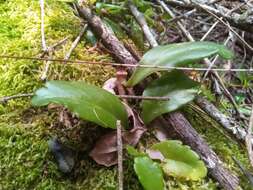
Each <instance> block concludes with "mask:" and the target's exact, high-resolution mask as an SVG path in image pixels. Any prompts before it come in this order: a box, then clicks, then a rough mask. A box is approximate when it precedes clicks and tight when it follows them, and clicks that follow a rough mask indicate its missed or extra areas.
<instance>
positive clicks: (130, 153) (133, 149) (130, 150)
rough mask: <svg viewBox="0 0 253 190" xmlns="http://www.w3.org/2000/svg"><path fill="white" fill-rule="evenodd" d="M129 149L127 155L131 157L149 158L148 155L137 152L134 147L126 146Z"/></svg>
mask: <svg viewBox="0 0 253 190" xmlns="http://www.w3.org/2000/svg"><path fill="white" fill-rule="evenodd" d="M126 149H127V153H128V154H129V155H131V156H134V157H137V156H147V154H145V153H143V152H139V151H138V150H136V149H135V148H134V147H132V146H130V145H127V146H126Z"/></svg>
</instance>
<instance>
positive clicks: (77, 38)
mask: <svg viewBox="0 0 253 190" xmlns="http://www.w3.org/2000/svg"><path fill="white" fill-rule="evenodd" d="M86 29H87V24H85V25H84V26H83V27H82V28H81V31H80V33H79V34H78V36H77V37H76V39H75V41H74V42H73V43H72V45H71V47H70V49H69V51H68V53H67V54H66V56H65V58H64V59H65V60H68V59H69V58H70V56H71V54H72V52H73V51H74V49H75V48H76V46H77V45H78V43H79V42H80V40H81V38H82V36H83V35H84V33H85V31H86Z"/></svg>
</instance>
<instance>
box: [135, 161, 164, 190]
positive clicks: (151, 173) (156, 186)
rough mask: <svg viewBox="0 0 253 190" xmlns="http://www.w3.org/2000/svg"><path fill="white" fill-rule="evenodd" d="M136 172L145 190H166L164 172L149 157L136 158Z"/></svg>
mask: <svg viewBox="0 0 253 190" xmlns="http://www.w3.org/2000/svg"><path fill="white" fill-rule="evenodd" d="M134 170H135V173H136V174H137V176H138V178H139V181H140V182H141V184H142V186H143V187H144V189H145V190H164V189H165V187H164V181H163V172H162V169H161V168H160V166H159V165H158V164H157V163H155V162H154V161H153V160H151V159H150V158H149V157H147V156H144V157H136V158H135V159H134Z"/></svg>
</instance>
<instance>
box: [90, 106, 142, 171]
mask: <svg viewBox="0 0 253 190" xmlns="http://www.w3.org/2000/svg"><path fill="white" fill-rule="evenodd" d="M125 106H126V109H127V112H128V117H129V119H130V120H131V121H132V123H133V128H132V129H131V130H130V131H123V132H122V139H123V143H124V145H126V144H128V145H132V146H135V145H136V144H137V143H138V142H139V140H140V138H141V137H142V135H143V133H144V132H145V131H146V127H145V126H144V124H143V122H142V120H141V119H140V117H139V115H138V114H137V113H136V112H134V111H133V110H132V109H131V108H130V107H129V106H127V105H125ZM90 156H91V157H92V158H93V159H94V160H95V161H96V162H97V163H98V164H101V165H104V166H107V167H109V166H112V165H115V164H117V133H116V131H113V132H110V133H108V134H106V135H104V136H102V137H101V138H100V139H99V140H98V141H97V143H96V145H95V147H94V148H93V150H92V151H91V152H90Z"/></svg>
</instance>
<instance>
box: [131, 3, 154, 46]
mask: <svg viewBox="0 0 253 190" xmlns="http://www.w3.org/2000/svg"><path fill="white" fill-rule="evenodd" d="M128 6H129V8H130V10H131V12H132V14H133V15H134V17H135V19H136V20H137V22H138V23H139V25H140V26H141V28H142V31H143V33H144V34H145V37H146V38H147V40H148V42H149V44H150V45H151V46H152V47H155V46H158V43H157V41H156V39H155V38H154V35H153V34H152V32H151V31H150V29H149V27H148V24H147V22H146V19H145V17H144V16H143V14H142V13H141V12H140V11H138V9H137V8H136V6H135V5H134V4H133V2H132V0H128Z"/></svg>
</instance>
